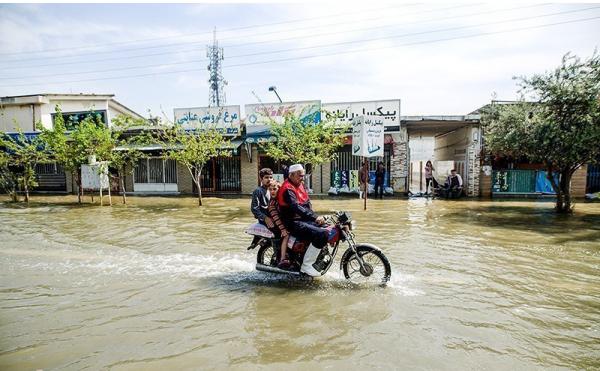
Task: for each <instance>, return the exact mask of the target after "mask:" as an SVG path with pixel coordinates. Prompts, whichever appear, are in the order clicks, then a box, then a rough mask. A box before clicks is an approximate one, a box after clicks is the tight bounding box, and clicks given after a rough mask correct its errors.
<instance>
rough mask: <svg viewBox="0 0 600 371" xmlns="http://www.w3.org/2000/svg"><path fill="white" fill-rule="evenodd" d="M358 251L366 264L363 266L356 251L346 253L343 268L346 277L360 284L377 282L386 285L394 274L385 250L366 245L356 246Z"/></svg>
mask: <svg viewBox="0 0 600 371" xmlns="http://www.w3.org/2000/svg"><path fill="white" fill-rule="evenodd" d="M356 251H357V253H358V255H359V256H360V257H361V258H362V260H363V262H364V264H363V266H362V267H361V265H360V262H359V261H358V257H357V255H356V254H355V253H354V252H352V253H350V254H344V257H343V260H342V270H343V271H344V276H345V277H346V279H347V280H349V281H350V282H352V283H358V284H361V283H377V284H382V285H385V284H386V283H387V282H388V281H389V280H390V277H391V275H392V267H391V266H390V262H389V261H388V259H387V257H386V256H385V255H384V254H383V252H381V251H380V250H378V249H375V248H373V247H370V246H366V245H358V246H356Z"/></svg>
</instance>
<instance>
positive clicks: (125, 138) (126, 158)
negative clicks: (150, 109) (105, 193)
mask: <svg viewBox="0 0 600 371" xmlns="http://www.w3.org/2000/svg"><path fill="white" fill-rule="evenodd" d="M112 125H113V127H112V140H113V146H114V149H113V150H112V151H111V153H110V158H109V162H110V165H111V166H112V167H114V168H116V169H117V171H118V174H119V176H118V178H119V183H120V188H121V194H122V196H123V203H124V204H125V203H127V198H126V196H125V180H124V179H125V176H126V175H127V174H133V171H134V170H135V167H136V166H137V164H138V162H139V160H140V159H143V158H147V157H148V155H147V154H146V153H145V152H143V151H141V149H140V148H141V147H143V146H145V145H148V144H151V143H153V141H154V139H153V138H152V136H151V134H150V132H149V131H148V130H147V127H148V123H147V121H146V120H145V119H141V118H140V119H138V118H133V117H130V116H124V115H119V116H117V117H115V118H113V119H112ZM136 131H137V132H136Z"/></svg>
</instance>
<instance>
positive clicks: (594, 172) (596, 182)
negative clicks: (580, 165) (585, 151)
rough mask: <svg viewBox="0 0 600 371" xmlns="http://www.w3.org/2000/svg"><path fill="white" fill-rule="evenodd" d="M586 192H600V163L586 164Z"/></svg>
mask: <svg viewBox="0 0 600 371" xmlns="http://www.w3.org/2000/svg"><path fill="white" fill-rule="evenodd" d="M586 192H587V193H596V192H600V165H588V170H587V183H586Z"/></svg>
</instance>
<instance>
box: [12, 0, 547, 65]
mask: <svg viewBox="0 0 600 371" xmlns="http://www.w3.org/2000/svg"><path fill="white" fill-rule="evenodd" d="M546 5H549V4H535V5H530V6H524V7H513V8H506V9H500V10H493V11H485V12H477V13H470V14H460V15H457V16H460V17H470V16H476V15H483V14H489V13H496V12H504V11H511V10H522V9H527V8H533V7H539V6H546ZM457 16H450V17H441V18H433V19H428V20H424V21H415V22H407V23H403V24H402V25H403V26H404V25H410V24H420V23H431V22H435V21H439V20H446V19H454V18H456V17H457ZM391 26H396V24H391V25H385V26H377V27H367V28H362V29H351V30H343V31H337V32H329V33H320V34H319V33H317V34H311V35H305V36H298V37H291V38H284V39H274V40H266V41H256V42H248V43H246V44H234V45H225V46H224V48H231V47H240V46H247V45H253V44H263V43H272V42H278V41H288V40H294V39H304V38H309V37H317V36H326V35H333V34H338V33H346V32H355V31H365V30H370V29H379V28H387V27H391ZM194 44H203V43H202V42H188V43H186V44H185V45H194ZM172 53H173V51H167V52H159V53H151V54H140V55H133V56H119V57H111V58H101V59H98V58H95V59H94V63H95V62H105V61H113V60H123V59H137V58H144V57H153V56H159V55H170V54H172ZM11 62H14V61H11ZM79 63H82V61H74V62H61V63H46V64H36V65H29V66H15V67H4V68H2V70H4V71H8V70H15V69H24V68H40V67H42V68H43V67H50V66H64V65H72V64H79Z"/></svg>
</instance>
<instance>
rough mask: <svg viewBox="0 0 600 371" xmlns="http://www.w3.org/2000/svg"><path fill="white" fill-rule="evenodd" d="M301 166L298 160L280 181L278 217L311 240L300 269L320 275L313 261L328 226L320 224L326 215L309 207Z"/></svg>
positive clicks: (299, 234)
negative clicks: (317, 212) (319, 214)
mask: <svg viewBox="0 0 600 371" xmlns="http://www.w3.org/2000/svg"><path fill="white" fill-rule="evenodd" d="M304 175H305V171H304V167H303V166H302V165H301V164H295V165H292V166H290V168H289V175H288V178H287V179H286V180H285V182H283V184H282V185H281V188H280V189H279V193H278V194H277V200H278V202H279V207H280V209H281V217H282V218H283V220H284V222H285V223H286V225H287V226H288V227H289V229H290V230H291V232H292V235H294V236H296V238H299V239H301V240H310V242H311V244H310V245H309V246H308V249H307V250H306V252H305V253H304V259H303V261H302V266H301V267H300V271H301V272H303V273H306V274H308V275H309V276H313V277H316V276H320V275H321V273H320V272H319V271H317V270H316V269H315V268H314V266H313V264H314V263H315V262H316V261H317V257H318V256H319V253H320V252H321V249H322V248H323V247H324V246H325V245H326V244H327V230H326V229H325V228H322V226H323V225H324V224H325V218H323V217H322V216H318V215H317V214H315V212H314V211H313V210H312V205H311V203H310V199H309V198H308V192H306V189H305V188H304Z"/></svg>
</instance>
